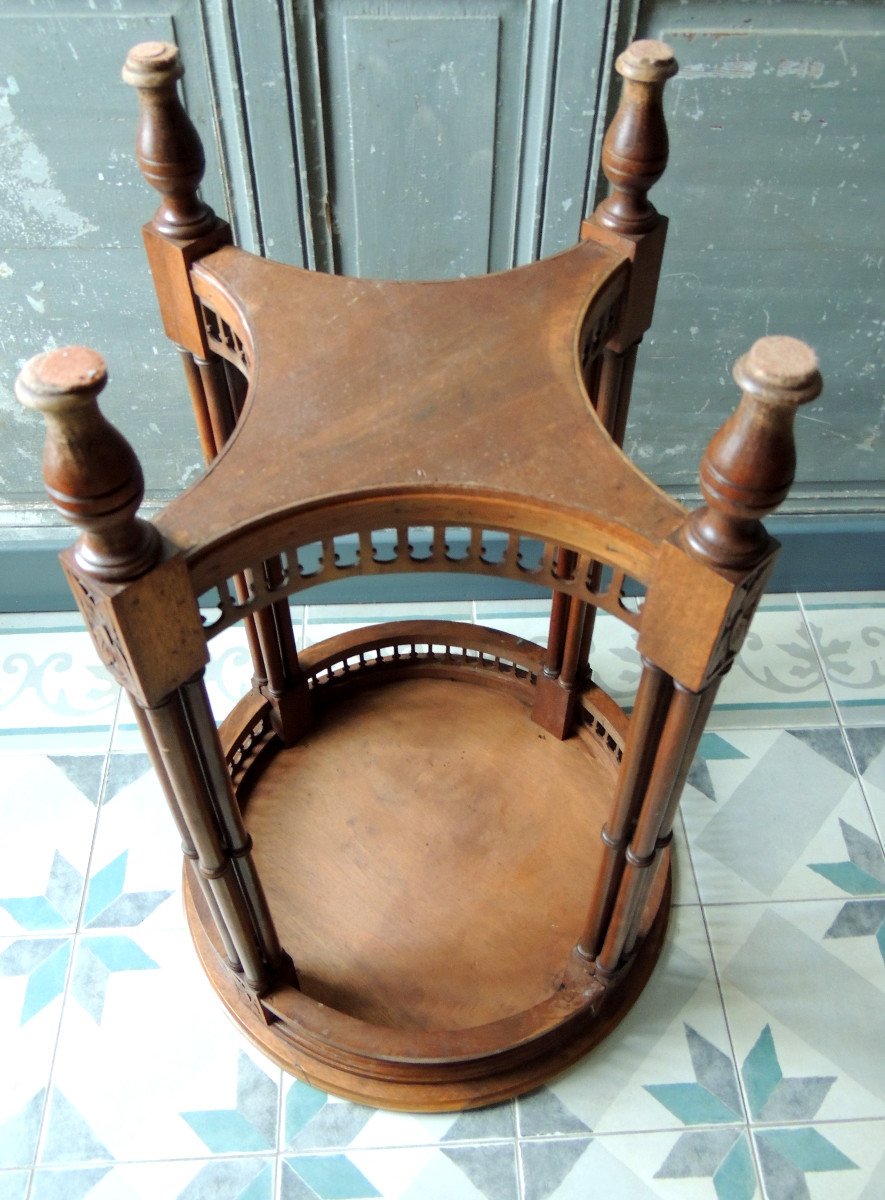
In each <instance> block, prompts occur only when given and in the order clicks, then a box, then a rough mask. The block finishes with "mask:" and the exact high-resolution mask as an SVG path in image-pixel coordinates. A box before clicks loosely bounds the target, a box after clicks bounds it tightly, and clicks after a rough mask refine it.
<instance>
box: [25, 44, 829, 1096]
mask: <svg viewBox="0 0 885 1200" xmlns="http://www.w3.org/2000/svg"><path fill="white" fill-rule="evenodd" d="M617 65H618V69H619V71H620V73H621V74H622V75H623V76H624V79H625V86H624V92H623V98H622V102H621V107H620V109H619V111H618V114H617V116H616V118H615V120H614V123H613V125H612V127H611V129H610V130H609V133H608V136H607V138H606V143H605V150H604V154H603V164H604V168H605V171H606V174H607V176H608V178H609V180H610V182H611V184H612V192H611V195H610V196H609V197H608V199H606V200H605V201H603V202H602V204H601V205H600V206H599V207H598V208H597V210H596V212H595V213H594V214H593V215H592V216H591V217H590V218H589V219H588V220H586V221H585V222H584V223H583V227H582V240H581V241H580V243H579V244H578V245H576V246H575V247H574V248H573V249H572V250H570V251H568V252H566V253H564V254H561V255H559V256H557V257H555V258H552V259H549V260H546V261H542V262H539V263H535V264H534V265H532V266H529V267H524V268H520V269H518V270H514V271H509V272H505V273H503V274H499V275H494V276H489V277H484V278H476V279H464V280H458V281H451V282H435V283H434V282H430V283H392V282H378V281H375V280H366V279H349V278H340V277H333V276H326V275H321V274H316V273H311V272H307V271H303V270H299V269H296V268H292V267H286V266H281V265H279V264H275V263H272V262H268V261H265V260H262V259H259V258H255V257H253V256H251V255H249V254H246V253H244V252H243V251H241V250H238V249H236V248H235V247H233V246H232V245H231V244H230V235H229V231H228V228H227V226H226V225H225V224H224V223H223V222H221V221H219V220H218V219H217V218H216V216H215V214H214V213H212V211H211V210H210V209H209V208H207V206H206V205H205V204H203V203H202V201H201V200H200V199H199V197H198V195H197V187H198V185H199V181H200V178H201V176H202V170H203V157H202V149H201V146H200V142H199V138H198V137H197V134H196V132H195V131H194V129H193V126H192V125H191V123H190V121H189V120H188V118H187V117H186V115H185V113H184V110H183V109H182V107H181V104H180V102H179V99H178V96H177V90H176V85H177V80H178V79H179V78H180V76H181V74H182V68H181V65H180V63H179V59H178V52H177V50H176V49H175V47H173V46H169V45H166V44H163V43H147V44H144V45H141V46H138V47H136V48H135V49H134V50H133V51H132V52H131V54H130V55H129V58H128V59H127V63H126V67H125V70H124V78H126V79H127V81H128V82H130V83H132V84H134V85H135V86H136V87H137V89H138V92H139V97H140V100H141V113H142V116H141V123H140V127H139V140H138V152H139V162H140V165H141V167H142V171H143V172H144V174H145V176H146V178H147V179H148V180H149V181H150V182H151V183H152V184H153V185H154V186H155V187H156V188H157V189H158V190H159V191H160V193H161V195H162V198H163V199H162V203H161V206H160V208H159V210H158V212H157V214H156V215H155V217H154V218H153V220H152V221H151V222H150V223H149V224H148V225H147V226H146V228H145V239H146V244H147V247H148V253H149V258H150V262H151V266H152V270H153V272H154V277H155V280H156V284H157V289H158V293H159V297H160V304H161V310H162V314H163V319H164V323H165V326H166V329H167V332H168V333H169V335H170V337H171V338H172V339H173V340H174V341H175V342H176V343H177V345H178V346H179V347H180V349H181V352H182V356H183V360H184V364H185V370H186V373H187V377H188V382H189V386H190V392H191V399H192V401H193V406H194V411H195V414H196V419H197V424H198V428H199V432H200V437H201V440H202V445H203V448H204V451H205V454H206V458H207V461H208V464H209V465H208V469H207V471H206V473H205V474H204V476H203V477H202V478H201V479H200V480H199V482H198V483H196V484H195V485H194V486H193V487H192V488H190V490H189V491H187V492H185V493H184V495H182V496H180V497H179V498H178V499H177V500H175V501H174V502H173V503H172V504H170V505H169V506H168V507H167V508H166V509H165V510H164V511H163V512H162V513H161V514H160V516H159V517H158V518H157V520H156V522H155V523H154V524H148V523H146V522H145V521H143V520H141V519H139V518H138V517H137V516H136V510H137V508H138V506H139V504H140V502H141V498H142V495H143V484H142V475H141V469H140V467H139V464H138V461H137V459H136V457H135V455H134V453H133V451H132V450H131V448H130V447H129V445H128V444H127V443H126V442H125V441H124V439H123V438H122V436H121V435H120V434H119V433H118V432H117V431H116V430H115V429H114V428H113V427H112V426H110V425H109V424H108V423H107V422H106V421H105V419H104V418H103V417H102V415H101V413H100V412H99V409H98V406H97V403H96V397H97V396H98V394H99V392H100V391H101V389H102V387H103V386H104V384H105V380H106V372H105V367H104V363H103V361H102V359H101V358H100V356H99V355H97V354H96V353H95V352H94V351H91V350H87V349H84V348H78V347H74V348H69V349H65V350H57V351H52V352H51V353H49V354H45V355H41V356H39V357H38V358H36V359H33V360H32V361H31V362H30V363H29V364H28V365H27V366H26V367H25V369H24V371H23V372H22V374H21V376H20V378H19V381H18V394H19V397H20V399H21V400H22V402H23V403H25V404H27V405H29V406H31V407H34V408H37V409H40V410H41V411H42V412H43V414H44V416H45V418H46V421H47V425H48V437H47V445H46V459H45V476H46V482H47V486H48V488H49V491H50V495H51V496H52V498H53V500H54V502H55V503H56V505H57V506H58V508H59V509H60V511H61V512H62V513H63V514H64V515H65V516H66V517H67V518H68V519H69V520H71V521H72V522H73V523H74V524H76V525H77V526H79V528H80V529H81V531H82V532H81V535H80V537H79V540H78V541H77V543H76V544H75V545H74V547H73V548H72V549H71V550H69V551H67V552H66V553H65V554H64V555H63V562H64V567H65V570H66V572H67V574H68V578H69V580H70V584H71V587H72V589H73V591H74V595H75V596H76V598H77V602H78V604H79V606H80V608H81V611H82V612H83V615H84V617H85V619H86V621H87V624H88V625H89V628H90V630H91V631H92V635H93V638H94V641H95V644H96V648H97V650H98V652H99V654H100V655H101V658H102V660H103V661H104V663H105V664H106V666H107V667H108V669H109V670H110V671H111V672H112V673H113V675H114V676H115V678H116V679H117V680H119V682H120V683H121V684H122V685H123V687H124V688H125V689H126V690H127V691H128V692H129V694H130V696H131V698H132V701H133V704H134V708H135V712H136V716H137V718H138V721H139V724H140V726H141V729H142V731H143V733H144V738H145V742H146V744H147V747H148V749H149V751H150V753H151V756H152V759H153V762H154V765H155V768H156V771H157V774H158V776H159V778H160V780H161V782H162V784H163V787H164V790H165V793H166V796H167V798H168V802H169V807H170V809H171V812H172V816H173V818H174V820H175V821H176V823H177V825H178V828H179V831H180V833H181V839H182V845H183V848H184V855H185V901H186V906H187V916H188V921H189V923H190V928H191V932H192V934H193V938H194V941H195V943H196V947H197V951H198V953H199V955H200V958H201V960H202V962H203V965H204V967H205V969H206V972H207V974H208V976H209V978H210V980H211V982H212V984H213V986H214V988H215V990H216V991H217V993H218V994H219V996H220V997H221V999H222V1001H223V1002H224V1004H225V1005H226V1006H227V1008H228V1009H229V1011H230V1013H231V1014H232V1015H233V1017H234V1018H235V1020H236V1021H238V1022H239V1024H240V1025H241V1026H242V1027H243V1028H244V1030H245V1031H246V1033H247V1034H248V1035H249V1037H250V1038H251V1039H252V1040H253V1041H254V1042H255V1043H256V1044H258V1045H259V1046H261V1047H262V1049H263V1050H265V1051H266V1052H267V1053H268V1054H269V1055H271V1057H273V1058H274V1059H276V1061H277V1062H279V1063H281V1064H282V1065H283V1066H284V1067H285V1068H286V1069H287V1070H290V1071H292V1072H294V1073H295V1074H298V1075H301V1076H303V1077H304V1078H306V1079H307V1080H309V1081H310V1082H311V1083H315V1084H317V1085H319V1086H321V1087H323V1088H325V1089H328V1090H331V1091H334V1092H337V1093H339V1094H341V1095H344V1096H347V1097H349V1098H351V1099H354V1100H358V1101H362V1102H365V1103H369V1104H376V1105H382V1106H386V1107H391V1108H406V1109H428V1110H433V1109H453V1108H466V1107H471V1106H477V1105H482V1104H486V1103H490V1102H493V1101H496V1100H500V1099H502V1098H504V1097H507V1096H512V1095H515V1094H518V1093H520V1092H523V1091H526V1090H528V1089H530V1088H532V1087H535V1086H536V1085H538V1084H539V1083H540V1082H542V1081H543V1080H545V1079H547V1078H548V1077H549V1076H551V1075H552V1074H554V1073H556V1072H557V1071H559V1070H561V1069H562V1068H563V1067H565V1066H566V1065H567V1064H569V1063H571V1062H573V1061H574V1060H575V1059H577V1058H578V1057H579V1056H580V1055H582V1054H584V1053H585V1051H586V1050H587V1049H588V1048H590V1047H591V1046H593V1045H594V1043H596V1042H598V1041H599V1040H600V1039H601V1038H603V1037H605V1035H606V1034H607V1033H608V1032H609V1031H610V1030H611V1029H612V1028H613V1026H614V1025H615V1024H616V1023H617V1022H618V1021H619V1020H620V1019H621V1017H622V1016H623V1015H624V1013H625V1012H626V1011H627V1010H628V1009H629V1007H630V1005H631V1004H632V1003H633V1001H634V1000H635V998H636V996H637V995H638V994H639V992H640V991H641V989H642V987H643V986H644V984H645V982H646V980H647V979H648V976H649V974H650V972H651V970H652V968H653V966H654V963H655V960H656V958H657V956H658V953H659V951H660V948H661V944H662V940H663V938H664V934H665V929H666V924H667V915H668V909H669V902H670V845H671V829H672V823H673V819H674V814H675V809H676V805H677V803H678V799H679V795H680V791H681V789H682V785H683V782H684V780H685V777H686V774H687V771H688V768H689V766H690V764H691V761H692V758H693V756H694V753H695V750H696V748H697V744H698V740H699V738H700V735H701V731H702V729H703V727H704V722H705V719H706V716H707V714H708V712H709V710H710V707H711V705H712V702H713V698H714V696H715V693H716V688H717V685H718V682H719V680H720V679H721V678H722V676H723V675H724V673H725V672H726V671H727V670H728V668H729V666H730V664H731V662H732V660H733V658H734V656H735V654H736V653H737V651H738V649H739V647H740V644H741V641H742V639H743V636H744V632H745V630H746V627H747V623H748V621H749V619H750V616H751V614H752V612H753V610H754V608H755V605H756V603H757V601H758V599H759V596H760V594H761V592H762V589H763V587H764V585H765V581H766V578H767V577H768V575H769V572H770V570H771V566H772V563H773V559H774V555H775V552H776V543H774V542H773V541H772V539H771V538H769V536H768V535H767V534H766V532H765V530H764V529H763V527H762V525H761V523H760V518H761V517H763V516H764V515H765V514H767V513H769V512H770V511H772V509H773V508H774V507H775V506H776V505H777V504H778V503H779V502H780V501H781V500H782V499H783V497H784V495H785V494H786V491H787V488H788V487H789V484H790V482H791V480H792V477H793V471H794V458H795V456H794V449H793V440H792V426H793V419H794V415H795V412H796V408H797V406H798V405H799V404H802V403H804V402H805V401H807V400H810V399H812V398H813V397H814V396H815V395H816V394H817V393H818V391H819V390H820V377H819V375H818V371H817V363H816V360H815V357H814V354H813V353H812V351H810V350H809V349H808V347H806V346H804V345H803V344H802V343H800V342H797V341H795V340H794V339H791V338H778V337H775V338H764V339H763V340H762V341H759V342H757V343H756V344H755V345H754V346H753V347H752V349H751V350H750V351H749V353H748V354H747V355H745V356H744V357H743V358H742V359H741V360H740V361H739V362H738V364H737V366H736V368H735V378H736V379H737V381H738V383H739V384H740V386H741V389H742V392H743V394H742V397H741V401H740V404H739V406H738V408H737V410H736V411H735V413H734V415H733V416H732V417H731V418H730V419H729V420H728V421H727V422H726V424H725V425H724V426H723V428H722V429H721V430H720V431H719V433H718V434H717V435H716V436H715V437H714V439H713V441H712V442H711V444H710V447H709V449H708V450H707V452H706V454H705V456H704V459H703V462H702V464H701V484H702V488H703V493H704V497H705V500H706V504H705V505H704V506H703V507H702V508H700V509H699V510H698V511H697V512H694V513H690V514H689V513H687V512H686V511H685V510H684V509H683V508H682V507H681V506H680V505H678V504H677V503H675V502H674V501H673V500H671V499H669V498H668V497H667V496H665V495H664V494H663V493H662V492H660V491H659V490H658V489H657V488H656V487H655V486H654V485H653V484H652V483H651V482H649V481H648V480H647V479H646V478H645V477H644V476H643V475H642V474H641V473H640V472H639V471H638V470H637V469H636V468H635V467H634V466H632V465H631V464H630V463H629V461H628V460H627V459H626V458H625V457H624V455H623V454H622V452H621V450H620V449H619V445H620V442H621V440H622V437H623V430H624V424H625V420H626V410H627V404H628V399H629V391H630V381H631V375H632V367H633V361H634V357H635V353H636V346H637V344H638V342H639V340H640V339H641V337H642V334H643V332H644V330H645V329H646V328H647V327H648V325H649V322H650V320H651V313H652V308H653V302H654V293H655V289H656V284H657V278H658V272H659V268H660V261H661V253H662V248H663V240H664V233H665V227H666V223H665V221H664V219H663V218H661V217H660V216H659V215H658V214H657V212H656V211H655V209H654V208H653V207H652V205H651V204H650V203H649V201H648V199H647V192H648V189H649V188H650V187H651V186H652V184H653V183H654V182H655V180H656V179H658V178H659V177H660V175H661V173H662V171H663V169H664V166H665V162H666V153H667V140H666V130H665V127H664V121H663V112H662V107H661V96H662V91H663V87H664V83H665V81H666V79H667V78H668V77H669V76H670V75H672V74H673V73H674V72H675V70H676V64H675V62H674V60H673V56H672V53H671V51H670V50H669V48H668V47H666V46H664V45H662V44H661V43H659V42H638V43H634V45H632V46H631V47H630V48H629V49H628V50H627V51H626V52H625V53H624V54H623V55H622V56H621V58H620V59H619V60H618V64H617ZM662 415H664V418H665V414H662ZM396 571H408V572H421V571H425V572H428V571H429V572H434V571H447V572H451V571H460V572H468V573H472V574H479V575H485V576H495V577H504V578H507V579H515V580H530V581H533V582H535V583H541V584H544V585H546V586H547V587H549V588H550V589H551V591H552V595H553V605H552V615H551V621H550V635H549V640H548V644H547V647H546V649H545V648H542V647H540V646H537V645H535V644H533V643H529V642H526V641H524V640H522V639H520V638H517V637H512V636H509V635H506V634H504V633H501V632H498V631H496V630H493V629H484V628H477V627H476V626H473V625H467V624H463V625H462V624H459V623H457V622H441V621H430V620H418V621H408V622H399V623H393V624H386V625H380V626H374V627H371V628H368V629H362V630H359V631H357V632H354V633H347V634H343V635H341V636H339V637H335V638H332V639H330V640H329V641H326V642H323V643H321V644H320V645H317V646H312V647H310V648H309V649H308V650H306V651H304V652H302V653H301V654H299V653H298V652H297V650H296V646H295V639H294V636H293V632H292V625H291V619H290V612H289V600H290V597H291V596H293V595H295V594H297V593H299V592H300V591H301V590H302V589H304V588H307V587H310V586H312V585H314V584H317V583H323V582H326V581H328V580H331V579H338V578H343V577H347V576H354V575H358V574H378V573H384V572H396ZM631 583H633V584H635V585H638V586H637V587H636V588H631V587H630V586H629V585H630V584H631ZM628 590H631V591H632V590H637V591H639V592H640V597H639V598H638V599H637V600H636V602H632V601H630V600H629V599H628V598H627V592H628ZM201 608H202V609H203V611H204V613H205V611H206V610H207V609H208V610H210V611H211V612H212V613H213V614H214V615H212V616H210V617H208V618H206V617H203V618H201V615H200V612H201ZM599 608H601V609H604V610H605V611H606V612H609V613H611V614H613V615H614V616H616V617H618V618H619V619H620V620H622V621H624V622H626V623H627V624H628V625H630V626H631V627H632V628H634V629H635V630H637V632H638V648H639V652H640V654H641V656H642V661H643V668H642V677H641V682H640V685H639V692H638V695H637V698H636V703H635V706H634V708H633V711H632V714H631V715H630V717H629V718H628V717H627V715H626V714H625V713H624V712H623V711H621V709H620V708H619V707H618V706H617V705H616V704H615V703H614V701H613V700H612V699H611V698H610V697H609V696H607V695H606V694H605V692H604V691H603V690H602V689H601V688H600V687H598V686H597V685H596V684H595V683H594V681H593V679H592V676H591V674H590V671H589V669H588V665H587V659H588V651H589V647H590V641H591V637H592V632H593V621H594V616H595V613H596V611H597V609H599ZM239 621H242V622H243V623H244V624H245V628H246V632H247V635H248V638H249V645H250V650H251V654H252V659H253V664H254V682H253V686H252V688H251V690H250V691H249V693H248V694H247V695H246V696H245V697H244V698H243V699H242V700H241V701H240V702H239V703H238V704H237V705H236V707H235V708H234V710H233V711H232V712H231V714H230V715H229V716H228V717H227V719H226V720H225V721H224V722H223V724H222V725H221V728H220V730H218V729H217V728H216V725H215V723H214V721H213V718H212V715H211V712H210V709H209V704H208V701H207V696H206V690H205V686H204V682H203V671H204V667H205V664H206V661H207V659H208V649H207V646H208V643H209V642H210V641H211V639H212V637H213V635H215V634H217V633H218V632H220V631H221V630H223V629H226V628H228V627H229V626H230V625H232V624H234V623H235V622H239Z"/></svg>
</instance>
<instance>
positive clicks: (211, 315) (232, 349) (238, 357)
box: [200, 302, 252, 379]
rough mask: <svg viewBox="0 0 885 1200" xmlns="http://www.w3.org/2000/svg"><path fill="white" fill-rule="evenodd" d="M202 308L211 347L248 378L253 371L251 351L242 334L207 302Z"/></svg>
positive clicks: (204, 325) (203, 303)
mask: <svg viewBox="0 0 885 1200" xmlns="http://www.w3.org/2000/svg"><path fill="white" fill-rule="evenodd" d="M200 308H201V310H202V314H203V328H204V329H205V330H206V341H207V342H208V344H209V349H210V350H213V351H214V352H215V353H216V354H218V355H219V356H220V357H221V358H226V359H227V361H228V362H229V363H232V364H233V365H234V366H235V367H236V368H237V369H238V370H240V371H241V372H242V373H243V375H244V376H245V377H246V379H248V378H249V377H250V374H251V371H252V363H251V360H250V357H249V351H248V350H247V348H246V345H245V343H244V341H243V339H242V337H241V336H240V334H239V333H238V332H237V331H236V329H234V328H233V326H232V325H230V324H228V322H227V321H225V320H224V319H223V318H222V317H220V316H219V315H218V313H216V312H213V310H212V309H211V308H209V306H208V305H207V304H206V303H205V302H201V304H200Z"/></svg>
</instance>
